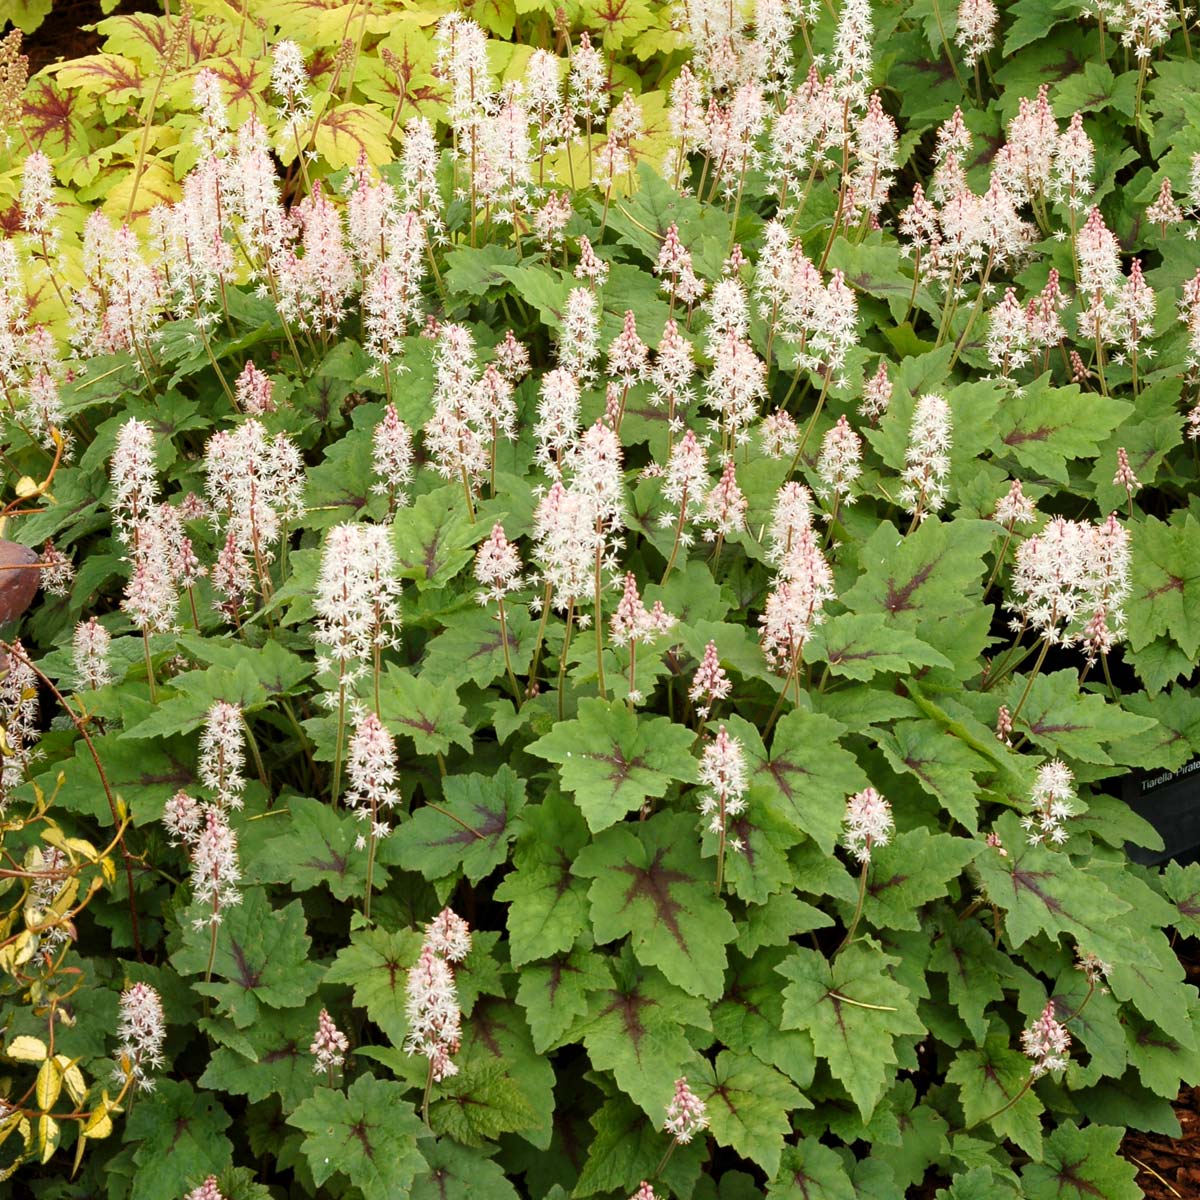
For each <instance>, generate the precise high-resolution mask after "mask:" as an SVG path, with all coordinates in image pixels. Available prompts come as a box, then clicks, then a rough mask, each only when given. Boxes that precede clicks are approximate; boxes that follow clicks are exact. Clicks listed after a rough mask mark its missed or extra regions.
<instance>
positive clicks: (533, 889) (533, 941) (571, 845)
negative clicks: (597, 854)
mask: <svg viewBox="0 0 1200 1200" xmlns="http://www.w3.org/2000/svg"><path fill="white" fill-rule="evenodd" d="M517 828H518V831H519V832H518V834H517V844H516V847H515V848H514V850H513V866H514V867H515V870H512V871H510V872H509V873H508V874H507V875H506V876H505V877H504V879H503V880H502V881H501V883H500V885H499V887H497V888H496V892H495V896H496V899H497V900H501V901H504V902H506V903H507V904H508V946H509V954H510V957H511V959H512V964H513V966H514V967H520V966H522V965H524V964H525V963H527V962H529V961H530V960H531V959H535V958H549V957H551V955H556V954H562V953H565V952H566V951H567V950H570V949H571V947H572V946H573V945H574V944H575V939H576V938H578V937H579V935H580V934H581V933H583V931H584V930H585V929H586V928H587V922H588V916H587V886H588V885H587V883H586V881H585V880H583V879H579V878H577V877H576V876H574V875H572V874H571V863H572V861H573V859H574V857H575V855H576V854H577V853H578V852H579V851H580V850H581V849H582V848H583V847H584V846H585V845H586V844H587V840H588V833H587V828H586V826H585V825H584V823H583V818H582V817H581V816H580V815H579V811H578V809H576V808H575V806H574V805H573V804H572V803H571V801H570V799H569V798H568V797H566V796H563V795H561V794H559V793H552V794H551V795H550V796H548V797H547V799H546V801H545V803H543V804H538V805H535V806H531V807H528V808H524V809H522V810H521V814H520V816H519V818H518V821H517Z"/></svg>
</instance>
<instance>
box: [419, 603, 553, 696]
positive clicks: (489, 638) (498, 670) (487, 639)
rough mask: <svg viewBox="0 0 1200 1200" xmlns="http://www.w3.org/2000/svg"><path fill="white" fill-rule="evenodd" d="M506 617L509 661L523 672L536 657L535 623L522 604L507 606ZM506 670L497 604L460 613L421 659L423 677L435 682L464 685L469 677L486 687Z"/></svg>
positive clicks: (516, 669)
mask: <svg viewBox="0 0 1200 1200" xmlns="http://www.w3.org/2000/svg"><path fill="white" fill-rule="evenodd" d="M505 617H506V620H505V624H506V625H507V627H508V658H509V662H511V663H512V668H513V670H514V671H515V672H516V673H517V674H518V675H523V674H525V672H526V670H527V669H528V667H529V662H530V659H532V658H533V644H534V641H535V640H536V638H535V628H534V623H533V621H532V620H530V617H529V614H528V613H527V612H526V611H525V609H524V608H523V607H521V605H516V606H513V605H506V606H505ZM504 672H505V663H504V642H503V641H502V640H501V638H500V622H499V620H498V619H497V616H496V611H495V606H494V605H489V607H488V609H482V608H479V609H473V610H469V611H467V612H462V613H458V614H456V615H455V618H454V622H453V624H451V625H449V626H448V627H447V628H446V629H444V630H443V631H442V632H441V633H439V634H438V635H437V637H435V638H433V639H432V640H431V641H430V642H429V644H428V646H426V648H425V654H424V657H423V658H422V659H421V678H422V679H428V680H429V681H430V682H431V683H444V682H445V681H447V680H451V681H453V682H454V683H455V684H459V685H461V684H463V683H465V682H466V681H467V680H468V679H469V680H471V681H472V682H473V683H476V684H478V685H479V686H480V687H481V688H483V687H487V686H488V684H489V683H491V682H493V680H496V679H499V678H500V676H501V675H503V674H504Z"/></svg>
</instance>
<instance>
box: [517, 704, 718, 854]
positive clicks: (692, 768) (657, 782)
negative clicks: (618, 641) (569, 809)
mask: <svg viewBox="0 0 1200 1200" xmlns="http://www.w3.org/2000/svg"><path fill="white" fill-rule="evenodd" d="M693 740H694V739H693V737H692V735H691V734H690V733H689V732H688V731H687V730H686V729H684V728H683V727H682V726H680V725H676V724H674V723H673V722H671V721H668V720H667V719H666V718H664V717H639V716H637V715H635V714H634V713H631V712H630V711H629V709H628V707H627V706H626V705H625V704H624V703H623V702H621V701H612V702H606V701H604V700H600V699H596V698H593V697H589V698H587V699H584V700H582V701H580V704H579V716H578V718H576V720H574V721H560V722H559V723H558V724H557V725H556V726H555V727H554V729H553V730H552V731H551V732H550V733H548V734H546V735H545V736H544V737H542V738H539V739H538V740H537V741H536V742H534V743H533V744H532V745H531V746H530V747H529V753H530V754H534V755H537V757H538V758H544V759H547V760H548V761H549V762H553V763H558V764H559V776H560V778H561V780H562V786H563V787H564V788H565V789H566V790H567V791H569V792H572V793H573V794H574V796H575V801H576V803H577V804H578V805H579V807H580V809H581V811H582V812H583V815H584V817H585V818H586V819H587V823H588V828H589V829H591V831H592V832H593V833H599V832H600V831H601V830H602V829H607V828H608V827H609V826H610V825H613V824H615V823H616V822H617V821H619V820H620V819H621V818H622V817H623V816H625V814H626V813H628V812H631V811H632V810H633V809H635V808H637V807H639V806H640V805H641V803H642V802H643V801H644V800H646V799H647V798H649V797H652V796H663V795H665V794H666V792H667V789H668V788H669V787H670V786H671V784H672V782H673V781H676V780H678V781H682V782H684V783H690V782H691V781H692V780H694V779H695V778H696V760H695V759H694V758H693V757H692V754H691V747H692V742H693Z"/></svg>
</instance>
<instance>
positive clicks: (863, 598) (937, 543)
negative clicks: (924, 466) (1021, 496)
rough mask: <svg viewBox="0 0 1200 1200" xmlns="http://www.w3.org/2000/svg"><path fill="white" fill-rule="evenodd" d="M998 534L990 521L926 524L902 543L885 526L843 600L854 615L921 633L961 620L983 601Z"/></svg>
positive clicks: (865, 551) (865, 550) (865, 549)
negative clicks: (877, 617)
mask: <svg viewBox="0 0 1200 1200" xmlns="http://www.w3.org/2000/svg"><path fill="white" fill-rule="evenodd" d="M996 534H997V529H996V526H995V525H993V524H992V523H991V522H990V521H974V520H968V519H966V518H963V517H959V518H957V519H956V520H953V521H935V520H928V521H923V522H922V523H921V524H920V525H918V526H917V528H916V529H915V530H913V532H912V533H910V534H909V535H908V536H907V537H901V536H900V533H899V531H898V530H897V529H896V528H895V527H894V526H893V525H891V524H890V523H888V522H887V521H883V522H881V523H880V525H879V526H878V528H877V529H876V530H875V532H874V533H872V534H871V536H870V537H869V538H868V539H867V540H866V542H865V543H864V544H863V546H862V549H861V550H860V551H859V556H858V561H859V563H860V565H861V566H862V570H863V573H862V575H861V576H860V577H859V579H858V582H857V583H856V584H855V585H854V586H853V587H852V588H851V589H850V590H849V591H848V592H847V593H846V594H845V596H843V598H842V599H843V600H844V602H845V604H846V607H847V608H849V609H850V610H851V612H856V613H882V614H883V615H884V617H885V618H886V620H887V622H888V625H889V626H897V627H899V628H901V629H911V630H915V631H916V632H918V633H920V632H921V626H922V624H923V623H924V622H926V621H929V620H934V619H938V618H942V617H958V616H960V615H961V614H962V612H963V609H964V606H969V605H971V604H972V603H974V602H977V601H978V599H979V592H980V589H981V588H982V586H983V579H984V568H983V556H984V554H985V553H986V551H987V550H988V549H989V547H990V546H991V545H992V542H993V541H994V540H995V539H996ZM928 640H931V641H932V642H933V643H934V644H935V645H939V644H941V645H944V639H943V638H936V637H931V638H930V639H928Z"/></svg>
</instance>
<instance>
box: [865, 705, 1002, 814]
mask: <svg viewBox="0 0 1200 1200" xmlns="http://www.w3.org/2000/svg"><path fill="white" fill-rule="evenodd" d="M878 744H879V749H880V750H881V751H883V756H884V757H885V758H886V759H887V760H888V762H889V763H890V764H891V766H892V768H893V769H894V770H896V771H899V772H901V773H903V774H906V775H912V776H914V777H915V778H916V780H917V782H918V783H919V784H920V785H921V790H922V791H924V792H928V793H929V795H931V796H933V797H934V798H935V799H936V800H937V801H938V803H939V804H941V806H942V807H943V808H944V809H945V810H946V811H947V812H948V813H950V815H951V816H952V817H954V818H955V820H957V821H958V822H960V824H962V825H963V826H965V827H966V828H967V829H969V830H970V831H971V832H972V833H974V832H975V829H976V816H975V810H976V807H977V804H978V799H979V785H978V784H977V783H976V782H975V776H976V775H977V774H979V773H980V772H981V771H989V770H990V765H989V764H988V763H987V761H986V760H984V759H983V758H981V757H980V756H979V755H978V754H976V753H975V751H974V750H972V749H971V748H970V747H969V746H967V745H966V744H965V743H964V742H963V741H961V740H960V739H959V738H956V737H954V736H953V735H952V734H951V733H950V732H949V731H948V730H946V729H944V728H941V727H939V726H938V725H937V724H936V723H935V722H933V721H930V720H919V721H897V722H896V723H895V724H894V725H893V726H892V727H891V729H890V730H889V731H888V732H887V733H881V734H879V737H878Z"/></svg>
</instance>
